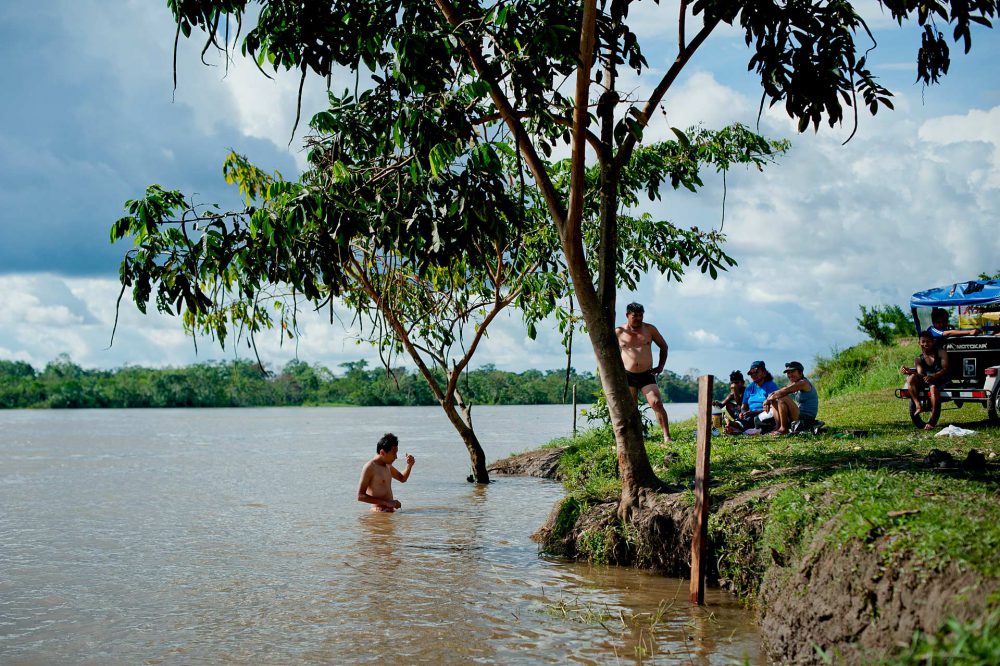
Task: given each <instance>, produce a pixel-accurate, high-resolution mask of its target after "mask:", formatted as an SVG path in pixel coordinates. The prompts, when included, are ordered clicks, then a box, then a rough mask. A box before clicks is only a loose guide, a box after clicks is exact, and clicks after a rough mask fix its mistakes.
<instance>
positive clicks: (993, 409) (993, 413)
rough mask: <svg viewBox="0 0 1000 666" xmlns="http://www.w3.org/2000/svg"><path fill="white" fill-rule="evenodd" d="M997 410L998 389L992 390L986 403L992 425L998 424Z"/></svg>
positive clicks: (998, 406) (999, 407) (999, 396)
mask: <svg viewBox="0 0 1000 666" xmlns="http://www.w3.org/2000/svg"><path fill="white" fill-rule="evenodd" d="M910 404H913V403H910ZM911 409H912V408H911ZM998 412H1000V390H996V391H994V392H993V397H992V398H990V401H989V402H988V403H987V404H986V417H987V418H988V419H989V420H990V423H992V424H993V425H1000V413H998Z"/></svg>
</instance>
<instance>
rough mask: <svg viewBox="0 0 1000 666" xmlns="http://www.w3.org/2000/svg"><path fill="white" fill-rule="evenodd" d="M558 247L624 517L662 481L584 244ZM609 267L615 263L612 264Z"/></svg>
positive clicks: (660, 487)
mask: <svg viewBox="0 0 1000 666" xmlns="http://www.w3.org/2000/svg"><path fill="white" fill-rule="evenodd" d="M612 214H613V212H612ZM563 249H564V250H565V252H566V264H567V266H568V268H569V272H570V276H571V277H572V279H573V290H574V292H575V293H576V297H577V301H578V303H579V304H580V311H581V312H582V313H583V318H584V321H585V322H586V324H587V334H588V335H589V336H590V343H591V345H593V347H594V356H595V357H596V358H597V368H598V371H599V373H600V375H601V385H602V387H603V388H604V397H605V399H606V400H607V402H608V413H609V415H610V417H611V426H612V429H613V430H614V433H615V447H616V449H617V454H618V469H619V470H620V472H621V481H622V495H621V500H620V502H619V505H618V513H619V515H620V516H621V517H622V518H623V519H627V518H629V517H630V516H631V515H632V513H633V511H634V510H635V509H637V508H638V507H639V503H640V497H641V495H642V494H643V491H648V490H660V489H662V488H663V485H664V484H663V482H662V481H660V480H659V479H658V478H657V477H656V474H655V473H654V472H653V466H652V465H651V464H650V463H649V456H647V455H646V447H645V441H644V439H643V436H642V422H641V420H640V418H639V410H638V406H637V405H636V401H635V400H634V399H633V398H632V393H631V391H629V388H628V383H627V381H626V380H625V366H624V365H622V359H621V353H620V352H619V350H618V338H617V337H616V336H615V327H614V319H613V318H612V315H611V314H610V313H608V312H606V311H605V310H604V308H603V306H602V305H601V303H600V301H599V300H598V297H597V292H596V290H595V289H594V283H593V277H592V276H591V273H590V270H589V269H588V268H587V262H586V259H585V258H584V255H583V248H582V247H576V248H574V247H572V246H571V244H569V243H564V244H563ZM604 268H605V270H607V269H608V267H604ZM611 270H614V268H613V267H611Z"/></svg>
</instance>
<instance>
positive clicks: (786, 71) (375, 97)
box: [168, 0, 1000, 514]
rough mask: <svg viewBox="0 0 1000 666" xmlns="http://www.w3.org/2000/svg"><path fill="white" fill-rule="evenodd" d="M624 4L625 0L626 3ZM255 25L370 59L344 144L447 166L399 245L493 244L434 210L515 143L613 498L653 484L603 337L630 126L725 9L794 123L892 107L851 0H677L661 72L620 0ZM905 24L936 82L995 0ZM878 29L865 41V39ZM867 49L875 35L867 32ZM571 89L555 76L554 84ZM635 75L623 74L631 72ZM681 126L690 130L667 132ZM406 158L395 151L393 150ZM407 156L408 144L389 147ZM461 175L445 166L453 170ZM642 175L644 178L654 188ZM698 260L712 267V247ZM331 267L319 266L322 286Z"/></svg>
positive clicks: (639, 125)
mask: <svg viewBox="0 0 1000 666" xmlns="http://www.w3.org/2000/svg"><path fill="white" fill-rule="evenodd" d="M636 1H637V0H636ZM249 4H250V2H249V0H168V5H169V7H170V8H171V10H172V11H173V13H174V16H175V18H176V20H177V34H178V36H179V35H181V34H184V35H185V36H189V35H190V34H191V32H192V29H194V28H197V29H200V30H203V31H204V32H205V33H207V41H206V47H208V46H210V45H211V44H213V43H218V39H219V37H221V34H222V33H221V32H220V31H223V30H225V31H226V33H227V35H228V26H229V18H230V17H234V18H235V19H236V21H237V23H241V22H242V20H243V19H244V18H247V17H248V16H250V13H248V12H247V9H248V5H249ZM253 4H255V5H259V10H260V11H259V13H258V15H257V21H256V24H255V25H254V26H253V27H252V28H251V29H250V30H249V32H248V33H247V35H246V37H245V38H244V40H243V42H242V50H243V51H244V52H245V53H247V54H248V55H250V56H252V57H253V58H255V59H256V61H257V62H258V63H259V64H260V65H261V66H263V65H264V63H268V64H269V65H270V66H271V67H273V68H275V69H280V68H284V69H296V70H298V71H299V72H300V73H301V77H302V78H303V80H304V79H305V77H306V76H307V75H309V74H310V73H313V74H316V75H318V76H321V77H326V78H327V79H328V80H329V77H331V76H332V75H334V73H335V70H336V71H340V70H341V69H342V68H346V69H347V70H349V71H351V72H354V73H361V72H365V73H366V74H367V75H368V76H369V77H370V82H371V87H370V88H369V89H368V90H366V91H365V92H364V93H361V94H359V95H356V96H353V97H351V99H348V96H346V95H345V96H344V97H341V98H339V100H338V104H339V106H338V104H335V106H337V107H338V108H337V111H336V113H335V114H334V116H335V117H332V118H331V119H330V120H331V121H332V126H336V127H338V128H342V129H346V128H347V127H348V126H350V125H354V129H355V130H357V134H356V135H349V134H347V133H346V132H345V131H341V130H340V129H338V130H336V131H335V132H334V133H336V134H338V135H339V136H340V137H341V139H342V140H343V141H344V145H347V146H353V147H355V148H357V147H358V146H360V144H361V143H364V142H370V143H371V144H373V145H375V146H377V147H378V148H379V149H381V150H383V151H385V153H386V155H393V154H398V153H405V155H406V156H413V157H414V158H415V159H414V160H413V161H412V162H411V163H410V164H409V165H408V167H409V170H410V172H411V173H414V174H417V173H418V172H419V171H420V170H421V169H425V170H428V171H431V172H433V173H435V174H436V175H442V174H445V175H446V176H445V177H444V178H442V180H441V182H440V185H441V186H442V187H448V188H452V189H451V190H450V191H445V190H444V189H442V187H438V186H437V185H436V184H435V183H434V182H433V180H425V179H418V178H414V181H415V183H414V185H416V184H417V183H416V181H419V183H423V184H425V185H426V187H424V188H423V189H420V188H419V187H415V189H414V190H412V191H411V192H409V193H407V194H406V195H405V196H406V197H410V196H411V195H414V196H413V198H412V199H410V203H411V204H413V205H412V207H410V208H408V209H407V210H406V211H405V215H404V217H403V218H402V219H404V220H406V225H404V226H400V224H399V222H398V220H399V219H400V218H399V217H398V216H397V215H395V213H393V212H392V211H390V210H388V208H387V209H386V210H385V211H384V212H383V215H382V216H381V217H380V224H379V226H377V227H376V228H375V229H372V230H371V231H372V232H373V233H374V235H376V236H378V237H380V238H387V239H388V238H391V239H393V240H392V243H393V246H394V248H395V249H396V250H398V251H401V252H403V253H404V254H405V255H407V256H410V255H414V254H420V253H423V254H425V255H433V256H435V257H437V258H444V257H447V256H449V255H457V254H459V253H460V250H461V248H463V247H467V246H468V245H469V244H470V243H472V242H473V241H476V240H478V241H479V242H484V241H493V240H497V239H498V236H497V235H498V233H500V232H501V231H502V229H501V227H502V222H503V220H502V219H496V218H491V217H490V216H484V217H483V218H482V219H481V220H479V221H478V222H477V223H476V224H465V221H466V218H463V217H461V216H456V217H449V218H448V219H447V220H444V221H442V220H440V219H438V215H437V214H438V213H439V212H440V211H441V210H442V209H443V210H445V211H450V208H451V207H452V206H453V205H455V204H456V202H457V201H458V200H460V199H461V198H462V197H464V196H468V195H469V192H470V190H463V191H462V195H461V196H456V194H455V192H456V190H455V189H454V187H455V185H456V184H460V183H464V182H466V181H468V182H470V183H471V182H475V184H476V186H477V187H481V188H482V189H481V190H480V193H481V195H482V196H483V197H484V199H495V200H497V201H504V200H505V197H504V196H503V194H502V192H501V190H500V185H501V184H502V179H500V180H497V179H494V178H493V175H494V174H495V173H496V172H494V171H487V172H485V173H479V172H477V171H476V170H473V169H470V168H468V167H469V165H470V163H471V162H472V161H473V159H474V158H473V156H474V154H475V153H476V151H480V150H482V149H483V147H484V146H486V147H488V146H490V144H491V143H492V142H495V141H501V142H502V141H507V142H510V143H511V144H512V145H514V146H516V149H517V151H518V154H519V155H520V157H521V160H522V161H521V162H520V164H521V165H522V166H523V172H522V171H521V170H518V172H517V173H514V174H511V176H512V177H513V178H515V179H518V178H521V177H522V174H524V177H527V178H528V179H530V180H531V181H532V183H533V185H534V187H536V188H537V189H538V191H539V193H540V196H541V198H542V200H543V201H544V204H545V207H546V209H547V211H548V216H549V220H550V222H551V224H552V225H553V227H554V228H555V229H556V231H557V232H558V236H559V240H560V245H561V248H562V254H563V256H564V257H565V262H566V266H567V269H568V273H569V276H570V279H571V282H572V285H573V289H574V294H575V298H576V300H577V302H578V304H579V307H580V310H581V312H582V315H583V318H584V321H585V323H586V328H587V332H588V334H589V336H590V339H591V342H592V344H593V347H594V351H595V354H596V356H597V362H598V367H599V369H600V373H601V379H602V382H603V385H604V390H605V394H606V396H607V400H608V406H609V411H610V414H611V419H612V422H613V424H614V430H615V437H616V442H617V448H618V458H619V464H620V468H621V473H622V498H621V505H620V511H621V513H622V514H628V513H630V512H631V511H633V510H634V509H636V508H637V507H639V506H641V504H642V498H643V495H644V493H646V492H648V491H651V490H656V489H657V488H658V487H659V486H660V483H659V481H658V480H657V479H656V477H655V475H654V474H653V471H652V467H651V466H650V464H649V461H648V459H647V457H646V454H645V450H644V447H643V441H642V433H641V428H640V422H639V417H638V413H637V411H636V409H635V403H634V401H633V400H632V398H631V395H630V393H629V391H628V389H627V386H626V382H625V374H624V370H623V368H622V366H621V363H620V359H619V358H618V354H617V343H616V340H615V337H614V329H613V326H614V319H613V317H614V284H615V279H616V277H615V276H616V274H617V266H616V263H615V262H616V260H617V258H618V257H619V250H618V247H619V241H618V233H619V232H620V224H619V215H618V213H619V208H620V205H621V201H620V197H621V195H622V191H621V185H622V177H623V172H624V169H625V167H626V166H627V165H629V164H631V162H632V157H633V154H634V153H635V151H636V149H637V146H638V145H639V143H640V141H641V139H642V135H643V131H644V130H645V128H646V127H647V126H648V124H649V122H650V119H651V118H652V116H653V113H654V111H655V110H656V109H657V108H658V107H659V105H660V104H661V102H662V101H663V99H664V96H665V95H666V94H667V93H668V91H669V90H670V89H671V87H672V86H673V85H674V83H675V82H676V81H677V79H678V76H679V75H680V73H681V72H682V71H683V70H684V69H685V67H686V66H687V65H688V63H689V62H691V60H692V58H693V57H694V56H695V54H696V53H697V52H698V50H699V49H700V48H701V47H702V46H703V44H704V43H705V41H706V39H707V38H708V37H709V35H710V34H712V32H713V31H714V30H715V29H716V28H717V27H718V26H719V25H722V24H727V25H730V26H734V27H735V28H737V29H738V30H740V31H741V32H743V33H744V35H745V38H746V43H747V45H748V46H749V47H750V51H751V56H750V60H749V68H750V69H752V70H754V71H755V72H756V73H757V74H758V75H759V76H760V81H761V86H762V99H761V103H762V105H763V104H764V103H765V102H767V103H769V104H771V105H775V104H783V105H784V108H785V110H786V112H787V113H788V115H789V116H790V117H792V118H793V119H795V120H797V122H798V126H799V129H800V130H805V129H806V128H808V127H809V126H810V125H812V126H813V127H814V128H818V127H819V124H820V122H821V121H823V120H826V121H827V122H828V123H830V124H831V125H834V124H836V123H839V122H841V121H842V120H843V118H844V111H845V108H846V109H853V111H854V113H855V119H856V113H857V109H858V107H859V106H862V105H863V106H865V107H867V108H868V109H869V110H870V111H871V112H872V113H874V112H876V111H877V110H878V109H879V108H880V107H883V106H886V107H891V103H890V101H889V98H890V92H889V91H888V90H887V89H885V88H884V87H883V86H882V85H880V84H879V83H878V81H877V80H876V78H875V77H874V75H873V74H872V73H871V71H870V70H869V69H868V67H867V57H866V55H867V51H868V50H870V49H869V48H868V44H867V43H865V44H861V45H858V44H856V42H855V37H856V35H857V34H858V33H859V31H860V32H862V33H865V34H867V35H868V37H871V33H870V32H869V31H868V28H867V26H866V24H865V22H864V21H863V20H862V18H861V17H860V16H859V15H858V13H857V11H856V10H855V7H854V5H852V4H851V3H850V2H848V1H846V0H801V1H798V0H796V1H793V2H790V1H788V0H760V1H756V0H755V1H754V2H749V1H747V0H694V1H693V2H689V1H688V0H681V2H679V3H678V9H677V11H678V14H677V19H678V20H677V25H678V31H677V42H676V57H675V59H674V60H673V62H672V63H671V64H670V66H669V67H668V68H667V70H666V72H663V73H660V72H658V71H656V70H654V69H651V68H649V67H648V66H647V62H646V59H645V57H644V56H643V52H642V50H641V48H640V44H639V39H638V37H637V35H636V32H635V31H634V30H633V29H632V28H631V27H630V24H629V10H630V8H631V6H632V5H633V4H634V2H633V1H632V0H604V1H603V2H600V3H598V1H597V0H579V1H578V2H575V3H567V2H564V1H559V0H497V1H496V2H486V3H463V4H461V5H460V6H456V5H454V4H453V3H452V2H451V0H392V1H390V2H378V1H375V0H353V1H352V2H342V1H336V0H327V1H326V2H323V1H319V0H317V1H315V2H309V3H302V2H292V1H291V0H260V1H259V2H256V3H253ZM880 4H881V6H882V7H883V8H885V9H887V10H888V11H889V13H890V14H891V16H892V17H893V18H894V19H895V20H897V21H898V22H899V23H900V24H902V23H903V22H904V21H914V22H915V23H916V24H917V25H919V27H920V30H921V32H922V41H921V46H920V50H919V52H918V54H917V58H916V61H917V75H918V78H919V79H920V80H921V81H923V82H925V83H932V82H935V81H937V80H938V78H939V77H940V76H942V75H943V74H945V73H946V72H947V70H948V67H949V65H950V60H949V50H948V46H947V41H946V39H945V37H944V35H943V34H942V32H940V30H939V29H938V27H937V26H938V25H950V26H953V37H954V39H955V40H962V41H963V43H964V47H965V49H966V50H968V49H969V48H970V47H971V25H972V23H980V24H983V25H985V26H990V25H991V24H990V19H992V18H994V17H995V16H996V14H997V13H998V11H1000V6H998V0H931V1H930V2H925V3H917V2H913V1H912V0H882V1H881V2H880ZM662 11H663V12H664V13H665V12H667V11H670V10H668V9H667V8H666V7H664V8H663V10H662ZM872 41H873V40H872ZM872 46H874V44H872ZM624 68H628V69H632V70H634V74H635V75H637V76H640V77H641V76H643V75H645V76H646V77H647V78H649V83H650V84H652V85H650V86H649V88H650V90H651V92H650V93H649V94H648V95H647V96H646V98H645V99H643V100H637V99H634V98H631V97H630V96H629V95H628V94H626V93H623V91H622V86H621V85H620V84H619V81H620V79H619V76H620V73H621V71H622V70H623V69H624ZM566 80H570V81H572V82H573V83H572V91H571V93H570V94H566V93H565V92H564V91H563V85H562V83H563V81H566ZM632 80H634V77H633V78H632V79H630V81H629V83H628V85H629V86H630V87H631V86H632V85H633V84H632V82H631V81H632ZM678 138H679V140H680V141H682V142H683V141H686V140H687V139H686V137H684V135H683V133H681V132H679V133H678ZM560 144H562V145H567V146H568V147H569V149H570V151H571V155H572V157H571V162H570V168H569V188H568V190H567V191H565V192H561V191H560V190H559V189H558V188H557V187H556V185H555V182H554V180H553V177H552V174H550V173H549V171H548V170H547V169H546V164H545V161H544V157H545V156H547V155H549V154H550V153H551V151H552V149H553V148H554V147H556V146H557V145H560ZM588 144H589V145H590V146H591V148H592V154H593V155H594V156H595V158H596V163H597V167H598V169H599V172H600V179H599V191H600V195H599V202H600V216H599V220H598V222H599V225H600V239H601V244H600V248H599V250H598V253H597V254H598V257H597V259H596V261H595V262H593V263H590V262H588V253H587V252H586V249H585V244H584V219H585V214H584V213H585V208H586V203H587V202H586V196H585V193H586V175H587V170H588V165H587V151H586V149H587V145H588ZM401 157H402V156H401ZM402 159H405V157H402ZM456 179H457V180H456ZM654 190H655V188H654ZM324 213H326V215H327V216H328V217H329V218H330V219H329V221H330V222H331V227H330V228H331V229H335V228H338V227H337V226H336V224H337V222H338V220H336V219H334V218H336V217H337V215H336V213H332V212H330V211H324ZM701 267H702V268H703V269H704V270H710V271H711V272H713V274H714V271H715V270H716V269H715V266H713V265H711V262H708V261H706V262H705V263H702V264H701ZM332 282H335V280H331V283H332Z"/></svg>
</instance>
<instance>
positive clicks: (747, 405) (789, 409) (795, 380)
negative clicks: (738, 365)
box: [712, 361, 819, 435]
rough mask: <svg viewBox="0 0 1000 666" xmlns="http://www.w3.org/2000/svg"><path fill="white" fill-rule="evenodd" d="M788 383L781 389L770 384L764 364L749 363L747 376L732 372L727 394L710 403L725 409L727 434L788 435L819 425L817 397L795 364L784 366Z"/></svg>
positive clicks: (772, 381) (799, 366)
mask: <svg viewBox="0 0 1000 666" xmlns="http://www.w3.org/2000/svg"><path fill="white" fill-rule="evenodd" d="M784 372H785V376H787V377H788V384H787V385H786V386H783V387H781V388H778V385H777V384H776V383H775V381H774V376H773V375H772V374H771V373H770V372H769V371H768V369H767V366H766V365H765V364H764V361H754V362H753V363H751V364H750V369H749V370H748V371H747V375H749V377H750V383H749V384H748V383H747V382H746V380H744V378H743V373H742V372H740V371H739V370H735V371H733V372H732V373H730V374H729V395H727V396H726V397H725V398H724V399H722V400H716V401H714V402H713V403H712V404H713V405H715V406H716V407H722V408H723V409H725V410H726V413H727V416H728V419H727V423H726V424H725V432H726V434H729V435H740V434H747V435H749V434H760V433H771V434H774V435H788V434H792V433H798V432H811V431H812V430H813V428H814V426H815V425H816V424H817V423H819V422H818V421H817V420H816V416H817V414H818V413H819V396H818V395H817V393H816V387H815V386H813V383H812V382H811V381H810V380H809V379H808V378H807V377H806V376H805V368H804V367H803V366H802V364H801V363H799V362H798V361H789V362H788V363H785V371H784Z"/></svg>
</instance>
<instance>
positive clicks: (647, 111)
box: [614, 17, 719, 173]
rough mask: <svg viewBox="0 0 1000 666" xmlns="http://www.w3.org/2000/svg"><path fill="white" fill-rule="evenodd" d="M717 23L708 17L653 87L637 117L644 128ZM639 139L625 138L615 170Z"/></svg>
mask: <svg viewBox="0 0 1000 666" xmlns="http://www.w3.org/2000/svg"><path fill="white" fill-rule="evenodd" d="M717 25H719V19H709V18H708V17H706V23H705V25H704V26H702V29H701V30H699V31H698V34H697V35H695V36H694V38H693V39H692V40H691V41H690V42H689V43H688V44H687V46H684V47H682V48H681V50H680V52H679V53H678V54H677V58H676V59H675V60H674V63H673V64H672V65H671V66H670V69H668V70H667V73H666V74H664V75H663V78H662V79H661V80H660V82H659V83H658V84H657V85H656V88H654V89H653V92H652V93H651V94H650V96H649V99H648V100H646V105H645V106H644V107H643V108H642V111H640V112H639V115H638V117H637V118H636V120H637V121H638V122H639V125H640V126H641V127H642V128H643V129H645V128H646V127H647V126H648V125H649V118H650V116H652V115H653V111H655V110H656V107H657V106H658V105H659V104H660V102H661V101H662V100H663V96H664V95H666V94H667V90H669V89H670V86H671V85H673V83H674V80H676V79H677V75H678V74H680V73H681V71H682V70H683V69H684V66H685V65H687V63H688V61H689V60H690V59H691V56H693V55H694V54H695V51H697V50H698V47H699V46H701V45H702V43H704V41H705V40H706V39H707V38H708V36H709V35H710V34H712V31H713V30H715V27H716V26H717ZM638 140H639V138H638V137H637V136H636V135H635V134H631V133H630V134H629V135H628V136H627V137H626V138H625V141H624V142H622V145H621V148H620V149H619V151H618V155H617V156H616V157H615V162H614V170H615V172H616V173H617V172H619V171H621V169H622V168H624V166H625V165H626V164H628V161H629V160H630V159H631V158H632V151H633V150H635V145H636V143H637V142H638Z"/></svg>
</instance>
